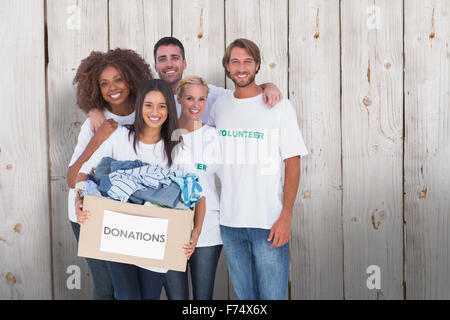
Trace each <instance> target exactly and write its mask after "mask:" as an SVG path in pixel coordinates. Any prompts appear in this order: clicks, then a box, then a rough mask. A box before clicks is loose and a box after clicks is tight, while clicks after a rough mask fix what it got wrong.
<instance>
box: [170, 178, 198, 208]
mask: <svg viewBox="0 0 450 320" xmlns="http://www.w3.org/2000/svg"><path fill="white" fill-rule="evenodd" d="M170 179H172V181H173V182H175V183H176V184H178V186H179V187H180V189H181V201H183V203H184V204H185V205H187V206H188V207H189V208H193V207H194V206H195V204H196V203H197V202H198V200H199V199H200V198H201V196H202V191H203V189H202V186H201V185H200V184H199V183H198V176H197V175H196V174H194V173H188V174H186V175H184V176H183V177H173V176H171V177H170Z"/></svg>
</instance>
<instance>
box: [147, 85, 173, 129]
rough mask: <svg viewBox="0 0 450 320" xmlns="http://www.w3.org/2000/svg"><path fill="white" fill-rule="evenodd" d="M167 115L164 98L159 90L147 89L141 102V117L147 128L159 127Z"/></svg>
mask: <svg viewBox="0 0 450 320" xmlns="http://www.w3.org/2000/svg"><path fill="white" fill-rule="evenodd" d="M167 117H168V108H167V103H166V99H165V98H164V95H163V94H162V92H160V91H149V92H147V94H146V95H145V98H144V103H143V104H142V118H143V120H144V122H145V124H146V126H147V127H149V128H161V126H162V125H163V123H164V122H165V121H166V119H167Z"/></svg>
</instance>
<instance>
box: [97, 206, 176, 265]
mask: <svg viewBox="0 0 450 320" xmlns="http://www.w3.org/2000/svg"><path fill="white" fill-rule="evenodd" d="M167 227H168V220H167V219H160V218H150V217H139V216H133V215H129V214H123V213H119V212H114V211H109V210H104V215H103V228H102V237H101V244H100V251H104V252H111V253H117V254H124V255H129V256H135V257H141V258H148V259H159V260H163V259H164V252H165V249H166V241H167Z"/></svg>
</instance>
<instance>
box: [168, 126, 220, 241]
mask: <svg viewBox="0 0 450 320" xmlns="http://www.w3.org/2000/svg"><path fill="white" fill-rule="evenodd" d="M220 161H221V158H220V141H219V136H218V135H217V131H216V129H215V128H212V127H210V126H208V125H206V124H205V125H204V126H202V127H201V128H199V129H197V130H194V131H192V132H189V133H186V134H183V143H182V144H181V145H180V149H179V154H177V156H176V160H175V162H176V163H177V164H179V165H180V166H183V167H184V171H185V172H191V173H195V174H197V175H198V177H199V182H200V185H201V186H202V189H203V195H204V196H205V198H206V212H205V219H204V220H203V226H202V232H201V233H200V237H199V239H198V242H197V247H207V246H215V245H219V244H222V239H221V237H220V226H219V196H218V195H217V190H216V184H215V174H217V170H218V168H219V163H220Z"/></svg>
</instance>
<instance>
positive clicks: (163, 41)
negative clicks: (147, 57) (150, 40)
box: [153, 37, 185, 63]
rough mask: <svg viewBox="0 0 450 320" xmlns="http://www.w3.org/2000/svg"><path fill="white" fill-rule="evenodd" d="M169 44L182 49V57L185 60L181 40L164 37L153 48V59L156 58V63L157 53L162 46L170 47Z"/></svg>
mask: <svg viewBox="0 0 450 320" xmlns="http://www.w3.org/2000/svg"><path fill="white" fill-rule="evenodd" d="M169 44H173V45H175V46H177V47H179V48H180V50H181V56H182V57H183V60H185V56H184V47H183V44H182V43H181V41H180V40H178V39H177V38H174V37H164V38H161V39H159V40H158V42H156V43H155V46H154V47H153V57H154V58H155V63H156V51H157V50H158V48H159V47H160V46H168V45H169Z"/></svg>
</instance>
